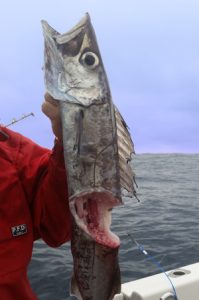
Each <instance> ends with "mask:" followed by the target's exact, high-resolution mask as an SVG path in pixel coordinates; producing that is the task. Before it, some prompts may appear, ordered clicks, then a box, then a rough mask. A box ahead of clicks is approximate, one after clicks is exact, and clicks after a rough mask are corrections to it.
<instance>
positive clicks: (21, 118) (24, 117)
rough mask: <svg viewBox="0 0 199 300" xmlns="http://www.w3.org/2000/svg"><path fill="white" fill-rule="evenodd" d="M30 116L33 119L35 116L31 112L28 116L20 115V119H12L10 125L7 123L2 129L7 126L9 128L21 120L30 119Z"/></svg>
mask: <svg viewBox="0 0 199 300" xmlns="http://www.w3.org/2000/svg"><path fill="white" fill-rule="evenodd" d="M30 116H32V117H34V116H35V115H34V113H33V112H31V113H29V114H23V115H22V116H21V117H20V118H18V119H15V118H13V119H12V121H11V122H10V123H8V124H7V125H4V127H9V126H11V125H13V124H15V123H18V122H20V121H22V120H23V119H26V118H28V117H30Z"/></svg>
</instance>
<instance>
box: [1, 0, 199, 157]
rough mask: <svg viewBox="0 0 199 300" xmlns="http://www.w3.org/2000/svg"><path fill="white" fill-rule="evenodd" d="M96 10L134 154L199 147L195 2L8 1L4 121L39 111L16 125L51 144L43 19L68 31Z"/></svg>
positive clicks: (3, 67) (4, 9) (198, 49)
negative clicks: (45, 96)
mask: <svg viewBox="0 0 199 300" xmlns="http://www.w3.org/2000/svg"><path fill="white" fill-rule="evenodd" d="M87 11H88V12H89V13H90V15H91V19H92V23H93V25H94V28H95V31H96V35H97V38H98V43H99V47H100V50H101V54H102V57H103V61H104V65H105V68H106V71H107V75H108V78H109V82H110V86H111V91H112V95H113V100H114V102H115V104H116V105H117V106H118V107H119V109H120V111H121V112H122V114H123V116H124V119H125V120H126V121H127V123H128V125H129V127H130V130H131V133H132V136H133V139H134V142H135V148H136V152H138V153H140V152H199V139H198V137H199V124H198V119H199V99H198V95H199V91H198V87H199V2H198V1H197V0H195V1H193V0H190V1H188V0H186V1H185V0H156V1H155V0H154V1H150V0H135V1H134V0H129V1H127V0H123V1H120V0H115V1H113V0H109V1H104V0H102V1H94V0H92V1H91V0H90V1H88V0H85V1H80V0H79V1H77V0H76V1H75V0H73V1H66V0H65V1H62V0H56V1H51V2H50V1H47V0H42V1H39V0H36V1H33V0H29V1H25V0H19V1H17V2H15V1H11V0H10V1H9V0H7V1H6V2H5V3H4V5H2V7H1V10H0V35H1V48H0V54H1V55H0V67H1V74H0V89H1V114H0V119H1V120H0V121H1V122H4V123H7V122H9V121H10V120H11V118H12V117H20V116H21V114H22V113H28V112H30V111H34V112H35V114H36V117H35V118H34V119H33V118H29V119H28V120H24V121H22V122H21V123H20V124H17V125H15V126H13V129H15V130H18V131H20V132H22V133H23V134H25V135H27V136H29V137H31V138H32V139H34V140H35V141H37V142H39V143H40V144H42V145H44V146H51V144H52V135H51V134H50V128H49V122H48V120H47V119H45V117H43V116H42V113H41V112H40V104H41V102H42V98H43V93H44V84H43V74H42V71H41V67H42V64H43V36H42V31H41V24H40V20H41V19H45V20H47V21H48V22H49V24H51V25H52V26H53V27H54V28H55V29H57V30H58V31H60V32H65V31H67V30H68V29H70V28H71V27H72V26H73V25H75V24H76V23H77V22H78V21H79V19H81V17H82V16H83V14H84V13H85V12H87Z"/></svg>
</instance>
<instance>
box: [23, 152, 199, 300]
mask: <svg viewBox="0 0 199 300" xmlns="http://www.w3.org/2000/svg"><path fill="white" fill-rule="evenodd" d="M133 167H134V170H135V173H136V179H137V180H136V181H137V184H138V186H139V187H138V191H137V192H138V197H139V199H140V202H137V200H136V199H135V198H134V199H125V205H124V206H122V207H120V208H119V209H118V208H117V209H115V210H114V211H113V213H112V231H114V232H115V233H116V234H117V235H118V236H119V237H120V240H121V247H120V252H119V261H120V269H121V275H122V282H127V281H131V280H135V279H138V278H141V277H146V276H149V275H152V274H156V273H159V272H160V271H159V270H158V269H157V267H156V266H155V265H153V264H152V263H151V262H149V261H147V260H146V258H145V256H144V255H143V254H142V253H141V252H140V251H139V250H138V248H137V246H136V245H135V243H134V242H133V241H132V240H131V239H130V238H129V236H128V234H130V235H131V236H132V237H133V238H134V239H136V240H137V241H138V242H139V243H141V244H142V245H143V246H144V247H145V249H146V250H147V251H148V252H149V253H150V254H151V255H153V256H154V257H155V258H156V260H158V261H159V262H160V263H161V265H162V266H163V267H164V268H165V269H166V270H169V269H174V268H178V267H182V266H185V265H188V264H192V263H195V262H198V261H199V154H190V155H185V154H142V155H141V154H140V155H136V156H134V159H133ZM71 273H72V257H71V253H70V245H69V244H65V245H63V246H61V247H60V248H58V249H52V248H50V247H48V246H46V245H45V244H44V243H43V242H42V241H37V242H36V243H35V246H34V252H33V258H32V262H31V265H30V268H29V278H30V281H31V285H32V287H33V289H34V291H35V292H36V294H37V295H38V297H39V299H40V300H65V299H70V297H69V285H70V276H71Z"/></svg>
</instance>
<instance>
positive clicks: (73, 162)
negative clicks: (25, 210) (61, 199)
mask: <svg viewBox="0 0 199 300" xmlns="http://www.w3.org/2000/svg"><path fill="white" fill-rule="evenodd" d="M42 27H43V35H44V68H43V69H44V81H45V88H46V91H47V92H48V93H49V94H50V95H51V96H52V97H53V98H54V99H56V100H58V101H59V107H60V114H61V121H62V128H63V149H64V158H65V167H66V176H67V183H68V194H69V207H70V212H71V216H72V237H71V252H72V256H73V276H72V279H71V285H70V293H71V295H74V296H75V297H76V298H77V299H83V300H111V299H113V298H114V295H116V294H117V293H120V291H121V274H120V273H121V272H120V267H119V262H118V252H119V247H120V239H119V237H118V236H117V235H116V234H114V233H113V232H112V231H111V229H110V228H111V211H112V209H113V208H115V207H118V206H120V205H123V197H124V196H128V197H133V196H135V195H136V188H135V174H134V171H133V170H132V166H131V164H130V161H131V159H132V155H133V154H134V153H135V151H134V144H133V141H132V138H131V135H130V132H129V129H128V126H127V124H126V122H125V121H124V119H123V117H122V116H121V114H120V112H119V110H118V109H117V107H116V106H115V105H114V103H113V101H112V97H111V91H110V87H109V83H108V78H107V75H106V71H105V68H104V65H103V61H102V57H101V54H100V50H99V47H98V42H97V38H96V35H95V31H94V27H93V26H92V23H91V19H90V16H89V14H88V13H86V14H85V15H84V17H83V18H82V19H81V20H80V21H79V22H78V23H77V24H76V25H75V26H74V27H73V28H72V29H71V30H69V31H67V32H66V33H63V34H60V33H59V32H58V31H56V30H55V29H54V28H52V27H51V26H50V25H49V24H48V22H47V21H44V20H42Z"/></svg>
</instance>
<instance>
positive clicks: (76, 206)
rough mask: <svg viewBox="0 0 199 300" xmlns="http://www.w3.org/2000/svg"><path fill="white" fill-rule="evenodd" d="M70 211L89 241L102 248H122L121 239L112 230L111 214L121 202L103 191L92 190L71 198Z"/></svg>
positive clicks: (77, 225)
mask: <svg viewBox="0 0 199 300" xmlns="http://www.w3.org/2000/svg"><path fill="white" fill-rule="evenodd" d="M69 205H70V210H71V213H72V216H73V219H74V222H75V226H76V227H78V228H79V229H80V230H81V232H82V233H83V234H84V236H85V237H86V238H87V239H90V240H92V241H94V242H96V243H98V244H100V245H102V246H105V247H108V248H112V249H116V248H119V246H120V239H119V237H118V236H117V235H116V234H114V233H113V232H112V231H111V229H110V226H111V212H112V209H113V208H114V207H115V206H118V205H119V202H118V200H117V199H115V197H114V196H113V195H112V194H111V193H109V192H107V191H105V190H103V189H98V190H93V191H92V190H90V191H89V192H88V191H87V192H82V193H79V194H77V195H74V196H72V197H71V198H70V202H69Z"/></svg>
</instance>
